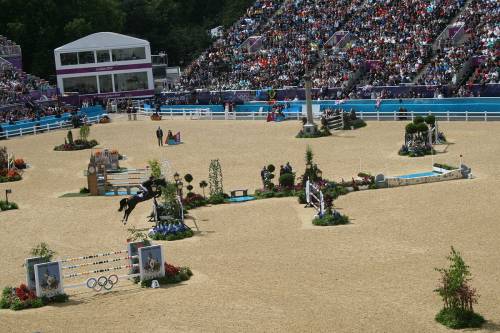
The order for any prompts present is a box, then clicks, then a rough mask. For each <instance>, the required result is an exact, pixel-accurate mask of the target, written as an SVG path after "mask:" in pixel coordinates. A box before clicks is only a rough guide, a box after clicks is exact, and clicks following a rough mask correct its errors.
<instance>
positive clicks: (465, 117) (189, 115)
mask: <svg viewBox="0 0 500 333" xmlns="http://www.w3.org/2000/svg"><path fill="white" fill-rule="evenodd" d="M154 113H155V111H153V110H144V109H141V110H140V112H139V114H142V115H144V116H151V115H152V114H154ZM159 114H160V115H161V116H162V117H168V118H169V119H210V120H228V119H236V120H245V119H247V120H248V119H250V120H261V119H266V118H267V112H265V111H255V112H250V111H248V112H232V113H228V112H212V111H210V109H201V108H200V109H183V108H172V109H168V110H162V111H161V112H159ZM200 114H202V115H203V116H202V117H199V115H200ZM428 114H432V115H434V116H436V118H437V119H438V120H441V121H442V120H444V121H493V120H500V111H495V112H491V111H482V112H481V111H479V112H477V111H474V112H471V111H451V110H450V111H437V112H431V111H428V112H414V111H406V112H403V113H401V112H400V111H386V112H382V111H378V112H373V111H372V112H362V111H356V115H357V116H358V117H359V118H361V119H363V120H378V121H382V120H413V119H414V118H415V117H416V116H419V115H423V116H425V115H428ZM305 116H306V114H305V113H303V112H302V111H299V112H293V113H290V112H288V113H287V118H288V119H297V120H299V119H301V118H302V117H305ZM313 116H314V118H315V119H319V118H321V112H314V113H313Z"/></svg>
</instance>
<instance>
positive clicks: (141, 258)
mask: <svg viewBox="0 0 500 333" xmlns="http://www.w3.org/2000/svg"><path fill="white" fill-rule="evenodd" d="M143 245H144V244H143V243H142V242H133V243H129V244H128V249H127V250H121V251H114V252H107V253H98V254H92V255H87V256H81V257H74V258H65V259H61V260H59V261H55V262H45V263H39V264H37V263H36V261H35V262H33V263H32V264H31V267H28V266H29V262H30V260H31V261H33V259H35V260H36V259H37V258H30V259H27V260H26V266H27V273H28V274H27V281H28V282H29V281H30V280H32V278H33V277H32V276H31V277H30V271H31V272H32V273H31V274H33V273H34V275H35V289H36V293H37V296H39V297H42V296H47V297H53V296H55V295H57V294H62V293H63V292H64V288H79V287H87V288H89V289H92V290H94V291H96V292H99V291H101V290H102V289H104V290H111V289H112V288H113V287H114V286H115V285H116V284H117V283H118V281H119V280H121V279H130V278H136V277H139V278H140V280H141V281H144V280H147V279H152V278H158V277H162V276H165V268H164V264H163V263H164V262H165V260H164V257H163V248H162V246H161V245H153V246H143ZM124 253H127V254H128V255H127V256H124V257H118V258H110V259H104V260H100V261H93V262H84V263H80V264H72V265H68V266H63V264H64V263H71V262H76V261H82V260H89V259H95V258H102V257H110V256H114V255H119V254H124ZM38 259H40V258H38ZM122 260H127V261H129V262H128V263H126V264H125V265H121V266H114V267H113V266H112V267H103V268H98V269H95V270H89V271H83V272H74V271H73V272H69V273H66V274H63V273H64V270H75V269H78V268H82V267H87V266H100V265H104V264H108V263H113V262H118V261H122ZM125 269H129V270H130V271H129V273H128V274H124V275H120V276H118V275H116V274H110V275H101V276H95V277H90V278H88V279H87V280H86V281H85V282H83V283H77V284H73V285H64V280H65V279H73V278H77V277H82V276H89V275H92V274H102V273H107V272H115V271H120V270H125ZM30 278H31V279H30Z"/></svg>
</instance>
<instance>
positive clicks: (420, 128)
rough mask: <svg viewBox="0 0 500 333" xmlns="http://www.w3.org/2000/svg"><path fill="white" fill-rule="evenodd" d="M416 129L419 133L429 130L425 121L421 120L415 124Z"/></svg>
mask: <svg viewBox="0 0 500 333" xmlns="http://www.w3.org/2000/svg"><path fill="white" fill-rule="evenodd" d="M416 129H417V132H421V133H425V132H428V131H429V127H428V126H427V124H426V123H424V122H422V123H418V124H417V125H416Z"/></svg>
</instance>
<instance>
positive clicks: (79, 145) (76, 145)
mask: <svg viewBox="0 0 500 333" xmlns="http://www.w3.org/2000/svg"><path fill="white" fill-rule="evenodd" d="M98 144H99V143H98V142H97V141H96V140H90V141H84V140H75V141H74V142H73V143H64V144H62V145H59V146H55V147H54V150H55V151H72V150H83V149H90V148H93V147H95V146H97V145H98Z"/></svg>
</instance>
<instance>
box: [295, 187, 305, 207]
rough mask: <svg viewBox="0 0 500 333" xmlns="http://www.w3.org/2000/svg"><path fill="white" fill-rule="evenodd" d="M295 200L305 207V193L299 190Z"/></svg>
mask: <svg viewBox="0 0 500 333" xmlns="http://www.w3.org/2000/svg"><path fill="white" fill-rule="evenodd" d="M297 199H298V201H299V204H301V205H305V204H306V203H307V199H306V191H304V190H300V191H299V192H297Z"/></svg>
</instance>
